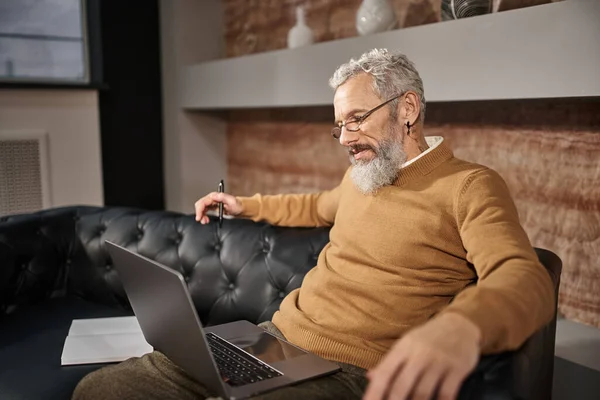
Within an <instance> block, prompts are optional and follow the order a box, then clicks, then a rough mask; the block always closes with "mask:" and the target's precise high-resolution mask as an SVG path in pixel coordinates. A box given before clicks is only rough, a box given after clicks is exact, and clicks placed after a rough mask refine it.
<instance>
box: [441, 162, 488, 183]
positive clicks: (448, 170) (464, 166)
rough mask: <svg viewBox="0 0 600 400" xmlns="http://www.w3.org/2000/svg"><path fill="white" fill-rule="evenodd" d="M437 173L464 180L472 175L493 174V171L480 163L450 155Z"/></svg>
mask: <svg viewBox="0 0 600 400" xmlns="http://www.w3.org/2000/svg"><path fill="white" fill-rule="evenodd" d="M439 173H440V174H441V175H443V176H447V177H451V178H453V179H458V180H464V179H466V178H467V177H469V176H472V175H479V174H494V173H495V171H494V170H493V169H491V168H490V167H487V166H485V165H482V164H478V163H475V162H471V161H466V160H463V159H461V158H457V157H451V158H450V159H449V160H448V161H446V162H445V163H444V164H443V166H442V168H440V169H439Z"/></svg>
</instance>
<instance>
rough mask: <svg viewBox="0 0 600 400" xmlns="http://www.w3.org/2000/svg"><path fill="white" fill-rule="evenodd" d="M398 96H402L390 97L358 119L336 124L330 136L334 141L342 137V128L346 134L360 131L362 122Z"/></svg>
mask: <svg viewBox="0 0 600 400" xmlns="http://www.w3.org/2000/svg"><path fill="white" fill-rule="evenodd" d="M400 96H402V95H401V94H399V95H397V96H394V97H392V98H391V99H389V100H386V101H384V102H383V103H381V104H380V105H378V106H377V107H375V108H373V109H371V110H369V111H367V112H366V113H364V114H363V115H361V116H360V117H356V118H354V119H351V120H350V121H345V122H341V121H340V122H338V125H337V126H335V127H333V129H332V130H331V136H333V137H334V138H336V139H339V138H340V136H341V135H342V128H346V130H347V131H348V132H358V131H359V130H360V126H361V125H362V124H363V122H365V119H367V118H369V116H370V115H371V114H373V113H374V112H375V111H377V110H379V109H380V108H381V107H383V106H385V105H386V104H387V103H389V102H390V101H392V100H396V99H397V98H398V97H400Z"/></svg>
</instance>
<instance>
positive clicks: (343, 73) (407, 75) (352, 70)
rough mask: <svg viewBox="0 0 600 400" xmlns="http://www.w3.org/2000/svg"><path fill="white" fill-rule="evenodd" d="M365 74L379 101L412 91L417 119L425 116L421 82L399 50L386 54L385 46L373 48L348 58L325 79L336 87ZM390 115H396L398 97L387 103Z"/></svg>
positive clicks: (415, 71) (411, 64)
mask: <svg viewBox="0 0 600 400" xmlns="http://www.w3.org/2000/svg"><path fill="white" fill-rule="evenodd" d="M362 73H367V74H369V75H371V76H372V77H373V90H374V91H375V93H376V94H377V95H379V97H381V99H382V100H388V99H391V98H392V97H394V96H397V95H398V94H401V93H404V92H406V91H408V90H412V91H414V92H416V93H417V94H418V96H419V100H420V103H421V113H420V114H419V116H420V118H421V122H423V121H424V119H425V94H424V90H423V81H422V80H421V77H420V76H419V72H417V69H416V68H415V65H414V64H413V63H412V62H411V61H410V60H409V59H408V58H407V57H406V56H405V55H404V54H401V53H390V52H388V51H387V49H373V50H371V51H369V52H367V53H364V54H363V55H362V56H360V58H359V59H358V60H354V59H350V61H348V62H347V63H346V64H343V65H341V66H339V67H338V69H337V70H336V71H335V72H334V73H333V76H332V77H331V78H330V79H329V86H331V88H332V89H333V90H337V88H338V87H340V86H341V85H342V84H343V83H344V82H346V81H347V80H348V79H350V78H353V77H355V76H357V75H359V74H362ZM390 107H391V109H392V113H391V115H392V117H394V118H395V117H396V116H397V115H396V110H397V108H398V100H397V99H396V100H394V101H392V102H390Z"/></svg>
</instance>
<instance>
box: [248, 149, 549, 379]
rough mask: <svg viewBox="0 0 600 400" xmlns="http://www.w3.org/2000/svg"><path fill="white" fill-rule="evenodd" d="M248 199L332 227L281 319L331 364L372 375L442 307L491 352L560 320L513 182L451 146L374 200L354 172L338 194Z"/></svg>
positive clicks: (254, 214)
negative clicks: (464, 321) (469, 326)
mask: <svg viewBox="0 0 600 400" xmlns="http://www.w3.org/2000/svg"><path fill="white" fill-rule="evenodd" d="M239 199H240V200H241V202H242V205H243V208H244V212H243V214H242V216H243V217H247V218H251V219H253V220H255V221H259V220H264V221H267V222H269V223H271V224H275V225H280V226H300V227H317V226H333V227H332V229H331V231H330V242H329V243H328V244H327V245H326V246H325V248H324V249H323V251H322V252H321V254H320V255H319V259H318V262H317V265H316V267H315V268H313V269H312V270H311V271H309V272H308V273H307V274H306V276H305V278H304V282H303V283H302V287H301V288H300V289H296V290H294V291H292V292H290V294H289V295H288V296H287V297H286V298H285V299H284V300H283V302H282V303H281V306H280V309H279V311H278V312H276V313H275V315H274V316H273V323H274V324H275V325H276V326H277V327H278V328H279V329H280V330H281V331H282V332H283V334H284V335H285V337H286V338H287V339H288V340H289V341H290V342H292V343H294V344H296V345H298V346H300V347H302V348H305V349H307V350H309V351H311V352H313V353H316V354H318V355H320V356H322V357H324V358H327V359H330V360H334V361H340V362H345V363H349V364H354V365H357V366H360V367H362V368H366V369H369V368H372V367H374V366H375V365H376V364H377V363H378V362H379V361H380V360H381V359H382V357H383V356H384V355H385V353H386V352H387V350H388V349H389V348H390V347H391V346H392V344H393V343H394V342H395V341H396V340H397V339H399V338H400V337H401V336H402V335H403V334H404V333H405V332H407V331H408V330H409V329H411V328H413V327H415V326H418V325H421V324H423V323H425V322H427V320H429V319H430V318H432V317H434V316H435V315H436V314H439V313H443V312H455V313H460V314H462V315H464V316H465V317H467V318H468V319H469V320H471V321H472V322H474V323H475V324H476V325H477V326H478V327H479V328H480V329H481V332H482V340H483V342H482V352H483V353H493V352H500V351H504V350H509V349H515V348H517V347H518V346H520V345H521V344H522V343H523V342H524V341H525V340H526V339H527V337H529V336H530V335H531V334H533V333H534V332H535V331H536V330H537V329H539V328H540V327H541V326H543V325H544V324H545V323H547V322H548V321H549V320H550V319H551V318H552V316H553V313H554V290H553V285H552V281H551V279H550V276H549V274H548V273H547V272H546V270H545V269H544V267H543V266H542V265H541V264H540V262H539V261H538V259H537V256H536V254H535V252H534V250H533V248H532V246H531V244H530V242H529V239H528V237H527V235H526V233H525V232H524V231H523V229H522V227H521V225H520V223H519V218H518V215H517V210H516V208H515V206H514V203H513V201H512V199H511V196H510V194H509V191H508V188H507V187H506V185H505V183H504V181H503V180H502V178H501V177H500V176H499V175H498V174H497V173H495V172H494V171H492V170H490V169H488V168H486V167H483V166H480V165H476V164H472V163H468V162H465V161H461V160H459V159H457V158H455V157H453V154H452V152H451V150H450V149H449V148H448V147H447V146H446V145H445V144H444V143H443V142H442V143H441V144H440V145H439V146H438V147H436V148H435V149H433V150H432V151H430V152H429V153H427V154H425V155H423V156H422V157H421V158H419V159H418V160H416V161H415V162H413V163H411V164H410V165H408V166H406V167H404V168H402V169H401V170H400V173H399V177H398V179H397V180H396V182H394V184H393V185H390V186H387V187H384V188H382V189H380V190H379V191H378V192H377V193H376V194H375V195H370V196H366V195H363V194H362V193H360V192H359V191H358V190H357V189H356V188H355V186H354V184H353V183H352V181H351V179H350V177H349V175H348V173H346V176H345V177H344V178H343V180H342V182H341V184H340V185H339V186H338V187H336V188H335V189H333V190H331V191H326V192H322V193H316V194H297V195H276V196H261V195H258V194H257V195H255V196H252V197H240V198H239ZM477 278H478V282H477V283H476V284H475V280H476V279H477Z"/></svg>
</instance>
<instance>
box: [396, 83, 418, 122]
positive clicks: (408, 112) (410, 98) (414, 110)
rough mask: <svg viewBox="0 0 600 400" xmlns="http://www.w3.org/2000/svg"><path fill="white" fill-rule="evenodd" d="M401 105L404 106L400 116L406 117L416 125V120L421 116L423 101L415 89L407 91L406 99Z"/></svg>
mask: <svg viewBox="0 0 600 400" xmlns="http://www.w3.org/2000/svg"><path fill="white" fill-rule="evenodd" d="M400 107H402V110H401V111H400V116H402V117H404V118H406V119H407V120H408V121H409V122H410V124H411V125H414V124H415V121H416V120H417V119H418V118H419V114H420V113H421V102H420V100H419V96H418V95H417V94H416V93H415V92H413V91H408V92H406V94H405V95H404V101H401V102H400Z"/></svg>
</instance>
